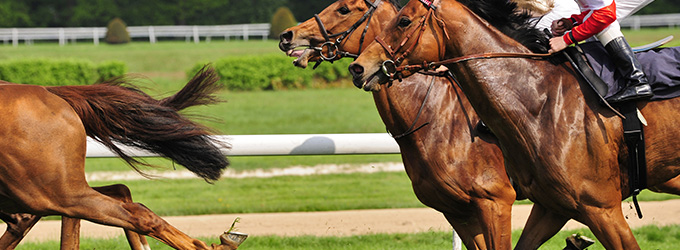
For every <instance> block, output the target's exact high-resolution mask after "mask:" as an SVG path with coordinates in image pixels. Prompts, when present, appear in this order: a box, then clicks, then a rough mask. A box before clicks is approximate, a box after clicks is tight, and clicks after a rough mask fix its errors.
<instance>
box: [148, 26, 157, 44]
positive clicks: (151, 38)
mask: <svg viewBox="0 0 680 250" xmlns="http://www.w3.org/2000/svg"><path fill="white" fill-rule="evenodd" d="M149 42H150V43H156V34H155V32H154V29H153V26H149Z"/></svg>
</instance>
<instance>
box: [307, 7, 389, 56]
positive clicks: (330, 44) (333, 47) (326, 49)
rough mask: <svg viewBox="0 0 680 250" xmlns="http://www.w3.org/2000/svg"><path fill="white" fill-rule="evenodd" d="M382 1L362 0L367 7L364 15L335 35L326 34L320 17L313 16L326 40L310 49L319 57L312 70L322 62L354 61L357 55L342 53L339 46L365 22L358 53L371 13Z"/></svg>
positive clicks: (369, 22) (326, 30)
mask: <svg viewBox="0 0 680 250" xmlns="http://www.w3.org/2000/svg"><path fill="white" fill-rule="evenodd" d="M381 1H382V0H376V1H375V2H370V1H369V0H364V2H366V4H367V5H368V6H369V8H368V10H367V11H366V13H364V15H363V16H362V17H361V18H360V19H359V20H357V21H356V22H355V23H354V24H353V25H352V26H351V27H350V28H349V29H347V30H345V31H343V32H339V33H335V34H331V35H329V34H328V29H326V26H325V25H324V24H323V21H321V17H319V15H318V14H314V20H316V23H317V24H318V25H319V29H320V30H321V34H322V35H323V38H324V39H325V40H326V41H325V42H324V43H322V44H321V46H319V47H311V48H312V49H313V50H316V51H317V52H319V55H320V56H321V60H319V61H317V62H316V64H315V65H314V69H316V67H318V66H319V64H321V62H323V61H329V62H331V63H332V62H334V61H337V60H339V59H340V58H341V57H350V58H354V59H356V58H357V57H359V55H356V54H352V53H349V52H346V51H342V50H340V48H339V46H338V45H339V44H340V43H342V40H344V39H345V38H347V36H349V35H350V34H352V33H353V32H354V31H355V30H356V29H357V28H359V26H360V25H361V24H362V23H363V22H364V21H366V26H364V31H363V32H362V33H361V39H360V41H359V51H361V49H362V48H361V47H362V46H363V44H364V38H365V36H366V32H367V31H368V26H369V25H370V24H371V19H372V17H373V13H374V12H375V10H376V9H377V8H378V5H379V4H380V2H381ZM332 38H335V40H332Z"/></svg>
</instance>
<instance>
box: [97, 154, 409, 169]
mask: <svg viewBox="0 0 680 250" xmlns="http://www.w3.org/2000/svg"><path fill="white" fill-rule="evenodd" d="M142 160H143V161H145V162H147V163H149V164H152V165H155V166H157V167H158V168H145V167H141V169H142V170H156V171H166V170H167V171H171V170H172V169H173V163H172V162H171V161H169V160H167V159H163V158H156V157H154V158H142ZM229 161H230V162H231V165H230V166H229V168H230V169H232V170H234V171H237V172H238V171H243V170H254V169H272V168H286V167H290V166H308V167H311V166H317V165H323V164H356V165H362V164H367V163H375V162H401V156H400V155H398V154H384V155H292V156H285V155H284V156H230V157H229ZM175 167H176V168H177V169H182V167H181V166H175ZM98 171H114V172H127V171H132V169H131V168H130V167H128V166H127V165H126V164H125V162H123V161H122V160H121V159H118V158H87V159H86V160H85V172H88V173H91V172H98Z"/></svg>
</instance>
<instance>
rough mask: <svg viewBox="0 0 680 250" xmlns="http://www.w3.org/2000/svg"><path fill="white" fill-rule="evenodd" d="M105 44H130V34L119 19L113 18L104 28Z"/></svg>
mask: <svg viewBox="0 0 680 250" xmlns="http://www.w3.org/2000/svg"><path fill="white" fill-rule="evenodd" d="M104 39H105V40H106V42H107V43H110V44H122V43H129V42H130V33H128V31H127V26H126V24H125V22H123V20H122V19H120V18H117V17H116V18H114V19H113V20H111V21H110V22H109V25H107V26H106V38H104Z"/></svg>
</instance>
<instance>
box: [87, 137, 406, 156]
mask: <svg viewBox="0 0 680 250" xmlns="http://www.w3.org/2000/svg"><path fill="white" fill-rule="evenodd" d="M216 138H217V139H218V140H220V141H222V142H226V143H228V144H229V145H231V149H227V148H222V152H223V153H224V154H225V155H230V156H255V155H338V154H398V153H399V146H398V145H397V142H396V141H394V139H393V138H392V137H391V136H390V135H389V134H386V133H362V134H296V135H291V134H289V135H231V136H225V135H219V136H216ZM122 148H123V149H124V151H125V152H128V153H129V154H130V155H132V156H137V157H147V156H157V155H155V154H152V153H149V152H147V151H144V150H139V149H135V148H130V147H122ZM87 157H118V155H116V154H114V153H113V152H111V151H110V150H109V149H108V148H106V147H104V145H102V144H100V143H98V142H96V141H94V140H92V139H91V138H89V137H88V142H87Z"/></svg>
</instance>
